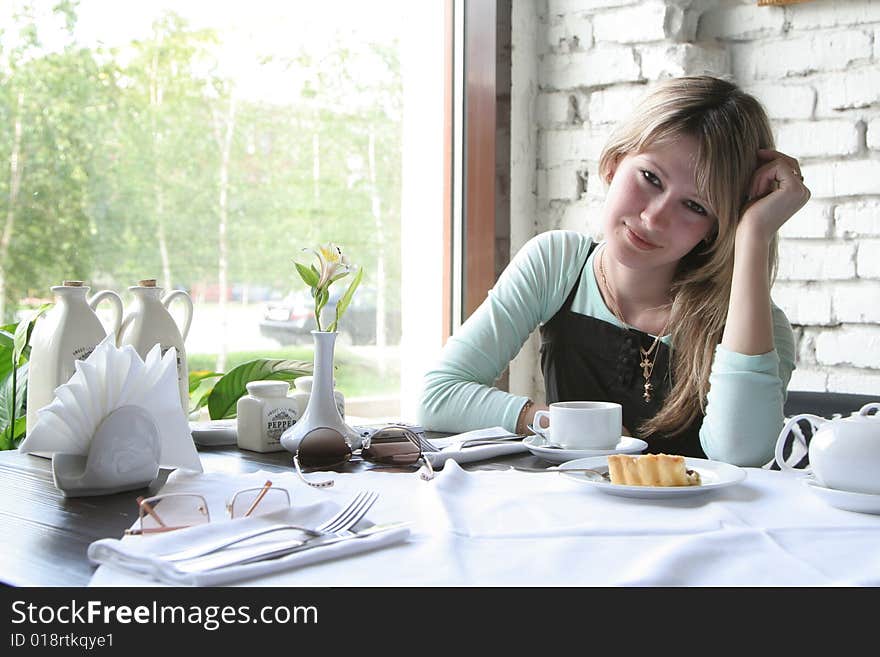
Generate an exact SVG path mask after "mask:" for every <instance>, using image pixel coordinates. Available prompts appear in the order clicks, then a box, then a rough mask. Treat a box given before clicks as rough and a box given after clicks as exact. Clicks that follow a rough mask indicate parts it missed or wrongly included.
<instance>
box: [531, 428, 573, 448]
mask: <svg viewBox="0 0 880 657" xmlns="http://www.w3.org/2000/svg"><path fill="white" fill-rule="evenodd" d="M527 429H528V430H529V431H531V432H532V433H533V434H535V435H536V436H538V438H540V439H541V440H542V441H543V442H544V444H543V445H541V447H543V448H545V449H565V448H564V447H563V446H562V445H557V444H556V443H553V442H550V439H549V438H548V437H547V434H546V433H544V430H543V429H541V428H536V427H533V426H532V425H531V424H530V425H528V426H527Z"/></svg>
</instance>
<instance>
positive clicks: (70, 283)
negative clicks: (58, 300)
mask: <svg viewBox="0 0 880 657" xmlns="http://www.w3.org/2000/svg"><path fill="white" fill-rule="evenodd" d="M61 284H62V285H63V286H64V287H82V286H83V282H82V281H62V282H61Z"/></svg>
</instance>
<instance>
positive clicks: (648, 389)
mask: <svg viewBox="0 0 880 657" xmlns="http://www.w3.org/2000/svg"><path fill="white" fill-rule="evenodd" d="M653 388H654V386H652V385H651V382H650V381H647V380H646V381H645V394H644V395H642V396H643V397H644V398H645V403H646V404H647V403H648V402H649V401H651V390H652V389H653Z"/></svg>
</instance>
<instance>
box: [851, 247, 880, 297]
mask: <svg viewBox="0 0 880 657" xmlns="http://www.w3.org/2000/svg"><path fill="white" fill-rule="evenodd" d="M856 273H857V274H858V276H859V278H880V240H869V239H861V240H859V251H858V256H857V257H856ZM865 301H866V302H868V303H870V302H873V303H874V304H876V305H878V306H880V296H874V297H873V298H871V297H870V296H868V297H867V298H866V299H865Z"/></svg>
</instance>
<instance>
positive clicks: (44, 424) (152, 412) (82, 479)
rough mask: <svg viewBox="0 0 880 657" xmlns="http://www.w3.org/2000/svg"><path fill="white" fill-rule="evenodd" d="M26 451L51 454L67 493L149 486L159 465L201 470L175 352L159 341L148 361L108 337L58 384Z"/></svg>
mask: <svg viewBox="0 0 880 657" xmlns="http://www.w3.org/2000/svg"><path fill="white" fill-rule="evenodd" d="M19 451H21V452H25V453H40V454H45V453H49V454H51V455H52V474H53V477H54V480H55V486H56V487H57V488H58V489H59V490H60V491H61V492H62V493H63V494H64V495H65V496H66V497H85V496H93V495H110V494H113V493H119V492H122V491H128V490H136V489H140V488H145V487H146V486H148V485H149V484H150V482H152V481H153V480H154V479H156V477H157V476H158V474H159V469H160V467H168V468H176V467H179V468H184V469H188V470H192V471H195V472H202V464H201V461H200V460H199V456H198V453H197V452H196V448H195V444H194V443H193V439H192V436H191V435H190V432H189V424H188V422H187V419H186V415H185V414H184V412H183V409H182V408H181V405H180V394H179V389H178V381H177V355H176V353H175V350H174V349H173V348H172V349H169V350H168V351H167V352H166V353H165V355H164V357H163V356H162V355H161V352H160V348H159V345H156V346H155V347H153V348H152V349H151V350H150V352H149V353H148V354H147V357H146V359H145V360H141V358H140V356H138V354H137V352H136V351H135V350H134V348H133V347H131V346H130V345H126V346H125V347H122V348H118V347H116V346H115V345H114V343H113V338H112V336H111V337H108V338H107V339H105V340H104V341H103V342H101V344H99V345H98V346H97V347H96V348H95V350H94V351H93V352H92V354H91V355H90V356H89V357H88V358H87V359H86V360H84V361H77V363H76V371H75V372H74V374H73V376H72V377H71V378H70V380H69V381H68V382H67V383H65V384H64V385H61V386H59V387H58V388H56V389H55V398H54V400H53V401H52V403H50V404H49V405H48V406H45V407H43V408H42V409H40V410H39V411H38V419H37V422H36V424H35V425H34V427H33V430H32V431H31V432H30V433H29V434H28V435H27V436H26V437H25V439H24V440H23V441H22V443H21V445H20V446H19Z"/></svg>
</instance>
